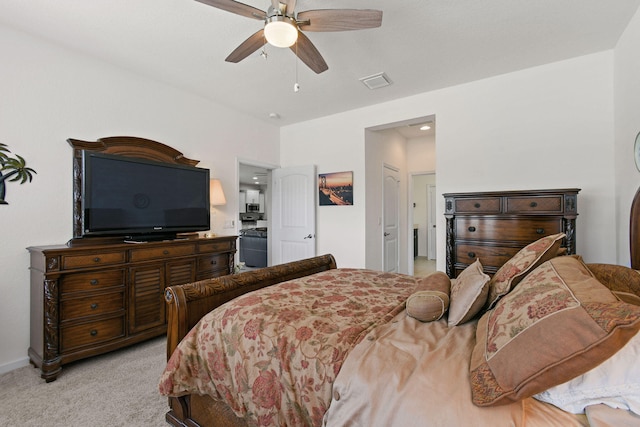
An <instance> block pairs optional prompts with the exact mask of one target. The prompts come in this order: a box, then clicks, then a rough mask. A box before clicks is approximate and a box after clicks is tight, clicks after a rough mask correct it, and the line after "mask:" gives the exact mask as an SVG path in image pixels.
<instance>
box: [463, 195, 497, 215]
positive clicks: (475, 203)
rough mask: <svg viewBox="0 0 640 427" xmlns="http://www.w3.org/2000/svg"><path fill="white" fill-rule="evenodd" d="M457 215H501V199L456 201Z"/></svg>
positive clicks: (484, 198) (485, 198)
mask: <svg viewBox="0 0 640 427" xmlns="http://www.w3.org/2000/svg"><path fill="white" fill-rule="evenodd" d="M455 210H456V212H457V213H483V214H488V213H500V197H483V198H478V199H459V200H456V201H455Z"/></svg>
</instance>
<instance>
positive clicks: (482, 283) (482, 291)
mask: <svg viewBox="0 0 640 427" xmlns="http://www.w3.org/2000/svg"><path fill="white" fill-rule="evenodd" d="M489 279H490V278H489V275H488V274H485V273H484V272H483V271H482V264H481V263H480V260H479V259H476V261H475V262H474V263H473V264H471V265H469V266H468V267H467V268H465V269H464V270H463V271H462V273H460V274H459V275H458V277H457V278H456V279H455V280H454V281H453V282H452V283H451V295H450V296H449V298H450V300H451V301H450V303H449V318H448V324H449V327H452V326H456V325H460V324H462V323H465V322H468V321H469V320H471V319H473V317H474V316H475V315H476V314H478V313H479V312H480V310H482V307H483V306H484V304H485V303H486V302H487V293H488V291H489V286H488V284H489Z"/></svg>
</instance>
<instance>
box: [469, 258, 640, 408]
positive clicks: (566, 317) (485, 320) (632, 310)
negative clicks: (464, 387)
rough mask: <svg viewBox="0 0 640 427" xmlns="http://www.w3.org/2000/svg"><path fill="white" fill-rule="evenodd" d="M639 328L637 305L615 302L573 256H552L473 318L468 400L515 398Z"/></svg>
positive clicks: (591, 363) (488, 402) (594, 359)
mask: <svg viewBox="0 0 640 427" xmlns="http://www.w3.org/2000/svg"><path fill="white" fill-rule="evenodd" d="M639 329H640V307H638V306H634V305H631V304H627V303H625V302H622V301H619V300H618V299H617V298H616V297H615V296H614V295H613V293H611V291H610V290H609V289H608V288H607V287H606V286H604V285H603V284H602V283H600V282H599V281H598V280H597V279H596V278H595V277H594V276H593V274H592V273H591V271H589V269H587V267H586V266H585V265H584V264H583V263H582V262H580V261H579V260H578V259H576V258H573V257H557V258H553V259H551V260H549V261H547V262H545V263H543V264H542V265H541V266H539V267H538V268H537V269H536V270H535V271H533V272H531V273H529V274H528V275H527V277H526V278H524V279H523V280H522V282H520V284H519V285H518V286H517V287H516V288H515V289H514V290H513V291H511V292H510V293H509V294H507V295H506V296H504V297H503V298H502V299H500V301H498V303H497V304H496V306H495V308H494V309H493V310H491V311H488V312H487V313H485V314H484V315H483V316H482V318H481V319H480V321H479V322H478V326H477V330H476V345H475V347H474V349H473V352H472V355H471V364H470V382H471V393H472V400H473V403H475V404H476V405H478V406H492V405H501V404H507V403H510V402H515V401H519V400H521V399H524V398H526V397H529V396H533V395H534V394H536V393H540V392H542V391H544V390H547V389H548V388H550V387H553V386H555V385H558V384H561V383H563V382H566V381H568V380H570V379H572V378H575V377H577V376H579V375H582V374H584V373H585V372H587V371H588V370H590V369H592V368H594V367H595V366H597V365H599V364H600V363H602V362H603V361H605V360H606V359H607V358H609V357H610V356H611V355H613V354H614V353H615V352H617V351H618V350H619V349H620V348H622V347H623V346H624V345H625V344H626V343H627V341H629V340H630V339H631V337H633V336H634V335H635V334H636V333H637V332H638V330H639Z"/></svg>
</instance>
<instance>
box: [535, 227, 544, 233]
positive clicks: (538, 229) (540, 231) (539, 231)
mask: <svg viewBox="0 0 640 427" xmlns="http://www.w3.org/2000/svg"><path fill="white" fill-rule="evenodd" d="M536 234H544V228H536Z"/></svg>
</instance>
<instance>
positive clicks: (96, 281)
mask: <svg viewBox="0 0 640 427" xmlns="http://www.w3.org/2000/svg"><path fill="white" fill-rule="evenodd" d="M89 283H90V284H92V285H94V286H95V285H97V284H98V279H91V280H90V281H89Z"/></svg>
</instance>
